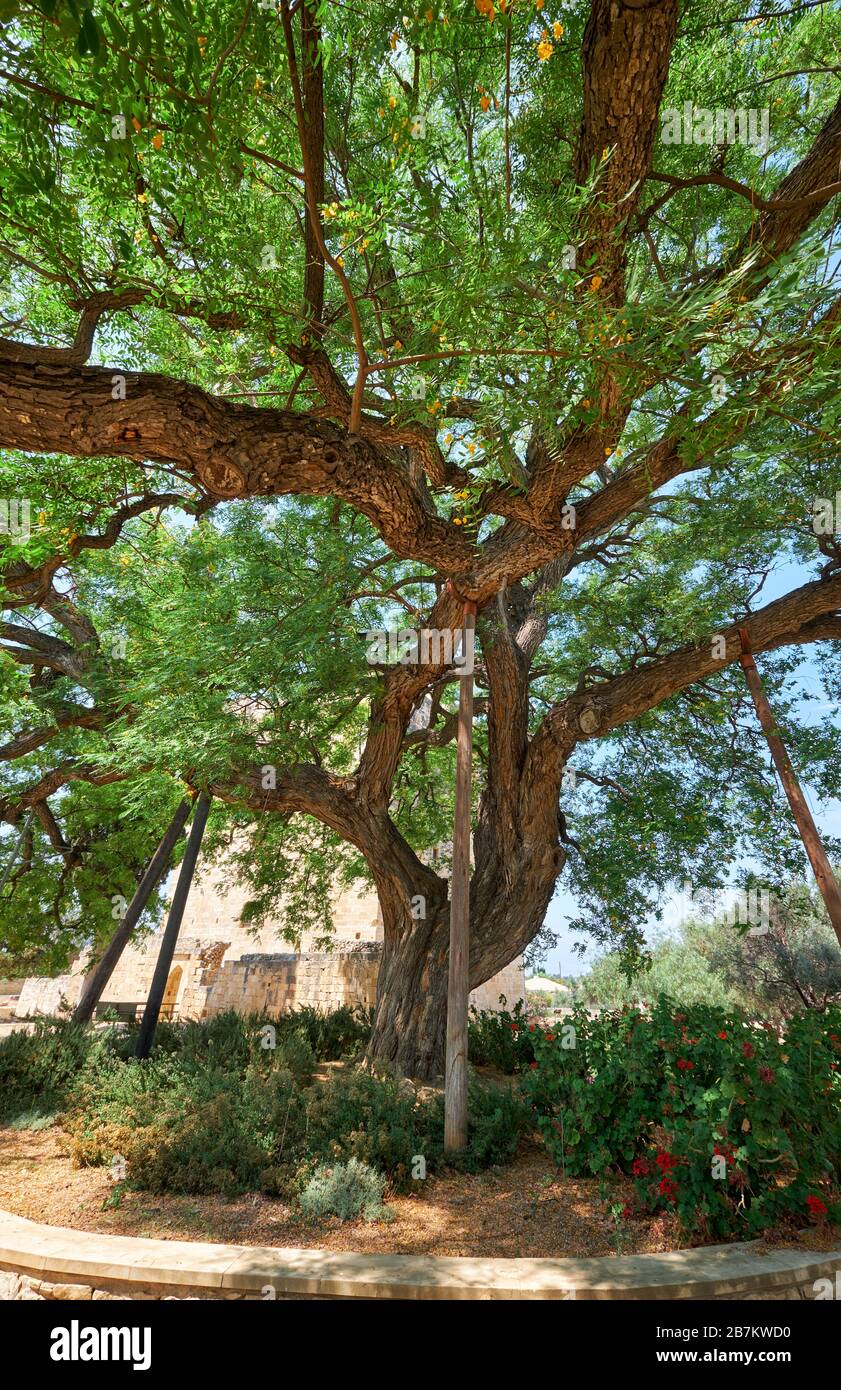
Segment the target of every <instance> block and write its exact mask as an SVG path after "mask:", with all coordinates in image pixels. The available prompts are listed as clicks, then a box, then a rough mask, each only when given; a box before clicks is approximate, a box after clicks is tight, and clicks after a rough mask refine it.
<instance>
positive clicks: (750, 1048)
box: [742, 1043, 756, 1059]
mask: <svg viewBox="0 0 841 1390" xmlns="http://www.w3.org/2000/svg"><path fill="white" fill-rule="evenodd" d="M755 1053H756V1049H755V1048H754V1045H753V1043H742V1056H743V1057H747V1058H748V1059H750V1058H751V1057H753V1056H755Z"/></svg>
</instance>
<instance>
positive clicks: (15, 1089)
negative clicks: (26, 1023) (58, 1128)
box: [0, 1019, 102, 1128]
mask: <svg viewBox="0 0 841 1390" xmlns="http://www.w3.org/2000/svg"><path fill="white" fill-rule="evenodd" d="M101 1046H102V1044H101V1041H100V1040H99V1039H97V1037H96V1035H95V1034H94V1033H93V1032H92V1031H91V1030H90V1029H88V1028H84V1027H78V1026H77V1025H76V1024H74V1023H70V1022H68V1021H67V1020H64V1019H43V1020H39V1021H38V1022H37V1023H36V1024H35V1025H34V1026H33V1027H32V1029H31V1031H29V1032H23V1031H22V1030H18V1031H16V1032H14V1033H10V1034H9V1035H8V1037H6V1038H3V1040H2V1041H0V1122H8V1121H10V1120H12V1119H13V1118H14V1117H15V1116H18V1115H21V1114H24V1113H25V1114H27V1115H28V1116H29V1117H30V1120H34V1119H37V1117H38V1116H47V1115H49V1114H51V1113H53V1112H54V1111H56V1110H59V1109H61V1108H62V1106H63V1105H64V1103H65V1101H66V1100H67V1097H68V1095H69V1094H70V1092H71V1091H72V1089H73V1087H74V1085H75V1084H76V1081H77V1078H78V1076H79V1074H80V1073H81V1071H82V1070H83V1069H84V1067H85V1066H86V1065H87V1063H88V1061H89V1059H90V1057H91V1055H92V1053H94V1052H96V1051H98V1050H99V1049H100V1048H101ZM29 1128H32V1125H31V1124H30V1125H29Z"/></svg>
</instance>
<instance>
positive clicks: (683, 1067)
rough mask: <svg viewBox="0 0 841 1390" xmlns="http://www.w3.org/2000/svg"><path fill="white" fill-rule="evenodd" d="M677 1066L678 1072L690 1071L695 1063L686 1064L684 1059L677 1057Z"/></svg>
mask: <svg viewBox="0 0 841 1390" xmlns="http://www.w3.org/2000/svg"><path fill="white" fill-rule="evenodd" d="M677 1065H678V1071H691V1070H692V1068H693V1067H694V1065H695V1063H694V1062H687V1060H686V1058H685V1057H678V1060H677Z"/></svg>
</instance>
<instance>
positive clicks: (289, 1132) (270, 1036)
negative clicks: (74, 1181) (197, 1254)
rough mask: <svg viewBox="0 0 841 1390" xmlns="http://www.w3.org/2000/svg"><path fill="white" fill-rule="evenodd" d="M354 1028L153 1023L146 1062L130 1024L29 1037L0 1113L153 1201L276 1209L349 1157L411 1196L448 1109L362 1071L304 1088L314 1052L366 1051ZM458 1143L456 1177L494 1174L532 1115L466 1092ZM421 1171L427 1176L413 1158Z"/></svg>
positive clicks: (338, 1017) (495, 1093) (437, 1158)
mask: <svg viewBox="0 0 841 1390" xmlns="http://www.w3.org/2000/svg"><path fill="white" fill-rule="evenodd" d="M362 1023H363V1019H362V1016H361V1015H360V1014H359V1013H358V1012H356V1011H354V1010H350V1009H340V1010H336V1011H335V1014H333V1015H324V1014H318V1013H317V1012H316V1011H315V1010H300V1011H297V1012H295V1013H292V1014H289V1015H283V1016H282V1017H281V1018H280V1019H278V1020H274V1021H273V1022H272V1023H271V1024H267V1023H266V1021H265V1019H264V1018H262V1017H261V1016H258V1015H253V1016H251V1017H242V1016H241V1015H238V1014H235V1013H232V1012H231V1013H226V1014H220V1015H219V1016H218V1017H216V1018H213V1019H211V1020H209V1021H207V1022H204V1023H162V1024H160V1026H159V1028H158V1030H157V1034H156V1040H155V1048H154V1050H153V1052H152V1055H151V1057H150V1058H148V1059H147V1060H146V1061H144V1062H138V1061H136V1060H135V1058H134V1055H133V1054H134V1047H135V1044H136V1040H137V1027H136V1026H135V1025H132V1026H131V1027H128V1028H113V1029H105V1030H93V1029H91V1028H74V1027H73V1025H71V1024H68V1023H52V1022H50V1023H43V1024H39V1025H38V1026H37V1028H36V1029H35V1031H34V1032H33V1033H32V1034H24V1033H20V1034H18V1033H15V1034H12V1035H11V1037H10V1038H8V1039H6V1040H5V1041H4V1042H3V1043H2V1044H0V1081H2V1091H0V1094H2V1101H3V1105H4V1107H5V1112H6V1114H7V1115H8V1116H13V1115H19V1116H20V1119H19V1121H18V1123H19V1124H21V1125H24V1124H25V1125H27V1126H29V1127H32V1126H33V1125H40V1124H43V1123H47V1122H48V1121H47V1119H46V1117H48V1116H49V1117H52V1114H53V1112H55V1111H56V1110H58V1111H61V1112H63V1113H62V1121H63V1124H64V1126H65V1129H66V1130H67V1132H68V1134H69V1136H70V1148H71V1153H72V1155H73V1157H74V1159H75V1160H76V1162H78V1163H81V1164H109V1163H110V1162H111V1161H112V1160H113V1158H114V1157H115V1156H116V1155H120V1156H121V1157H122V1158H124V1159H125V1160H126V1169H127V1179H126V1180H127V1182H128V1183H129V1184H130V1185H131V1186H134V1187H138V1188H143V1189H146V1190H149V1191H154V1192H165V1191H172V1192H185V1193H203V1192H222V1193H224V1194H228V1195H233V1194H234V1193H238V1192H243V1191H247V1190H257V1189H261V1188H262V1190H264V1191H266V1192H270V1193H274V1194H283V1195H285V1196H287V1195H290V1194H292V1193H293V1192H294V1191H295V1190H296V1184H297V1182H298V1175H299V1174H300V1172H301V1170H302V1167H304V1168H306V1170H307V1172H308V1173H309V1174H310V1175H311V1174H312V1172H313V1170H314V1168H315V1166H317V1165H319V1164H321V1165H326V1166H327V1167H331V1168H335V1167H336V1166H337V1165H340V1164H347V1163H349V1162H350V1161H351V1160H352V1159H353V1160H356V1161H357V1162H358V1163H362V1164H367V1165H368V1166H369V1167H370V1168H372V1169H374V1170H375V1171H377V1172H378V1173H380V1174H382V1175H383V1177H384V1179H386V1180H387V1181H388V1183H389V1185H390V1187H391V1189H392V1190H393V1191H397V1192H400V1191H407V1190H409V1189H412V1188H414V1190H415V1191H417V1190H418V1189H417V1185H416V1179H417V1178H418V1176H419V1172H418V1170H419V1169H420V1170H421V1171H423V1172H426V1173H431V1172H433V1171H434V1170H435V1169H436V1168H438V1167H440V1166H441V1164H442V1162H443V1133H444V1120H443V1104H442V1101H441V1098H440V1097H439V1096H433V1097H432V1098H422V1097H421V1096H420V1095H419V1093H418V1092H417V1091H416V1090H415V1088H414V1087H413V1086H412V1084H411V1083H410V1082H408V1081H404V1080H402V1079H400V1078H397V1077H394V1076H390V1075H386V1076H377V1075H374V1074H373V1073H371V1072H369V1071H363V1070H347V1071H336V1072H333V1073H331V1075H330V1076H329V1077H328V1078H327V1079H326V1081H324V1082H319V1083H318V1084H313V1082H312V1078H313V1071H314V1065H315V1058H314V1055H313V1054H314V1050H315V1049H316V1048H317V1049H318V1050H319V1052H320V1054H321V1055H323V1054H324V1052H325V1051H327V1052H336V1051H339V1050H347V1048H348V1047H351V1048H352V1047H353V1046H354V1045H355V1044H358V1045H360V1046H361V1045H362V1043H363V1031H364V1030H363V1027H362ZM469 1108H470V1125H469V1146H468V1150H467V1152H466V1153H465V1154H464V1155H462V1156H461V1158H460V1160H459V1166H461V1167H466V1168H480V1167H484V1166H486V1165H487V1164H489V1163H498V1162H503V1161H506V1160H507V1159H509V1158H510V1157H511V1156H512V1155H513V1153H514V1152H515V1150H516V1147H517V1144H518V1142H519V1139H520V1136H521V1134H522V1133H523V1129H524V1125H525V1124H526V1123H527V1114H528V1112H525V1111H524V1110H523V1107H522V1105H521V1104H518V1103H517V1101H516V1098H515V1096H514V1095H513V1094H511V1093H510V1092H509V1091H508V1090H506V1089H502V1090H500V1089H498V1088H496V1087H494V1086H490V1087H481V1086H471V1091H470V1098H469ZM421 1158H422V1159H423V1164H419V1163H418V1160H419V1159H421Z"/></svg>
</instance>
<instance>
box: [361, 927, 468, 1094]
mask: <svg viewBox="0 0 841 1390" xmlns="http://www.w3.org/2000/svg"><path fill="white" fill-rule="evenodd" d="M449 936H450V910H449V903H446V902H445V903H443V904H441V906H440V907H439V908H438V909H437V910H435V911H434V912H433V914H432V915H431V917H428V918H427V920H426V921H425V922H413V923H412V924H411V929H410V930H407V931H402V932H399V933H398V932H396V931H388V930H387V931H386V936H385V940H384V943H383V955H382V960H381V963H380V973H379V978H378V980H377V1003H376V1008H375V1011H374V1028H373V1032H372V1034H371V1042H370V1046H369V1050H368V1058H369V1060H370V1061H371V1062H374V1063H377V1064H384V1065H385V1066H388V1067H393V1068H394V1069H395V1070H396V1071H398V1072H400V1073H401V1075H403V1076H411V1077H414V1078H415V1079H417V1080H419V1081H441V1080H442V1079H443V1075H444V1044H445V1038H446V1033H447V973H448V964H449Z"/></svg>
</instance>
